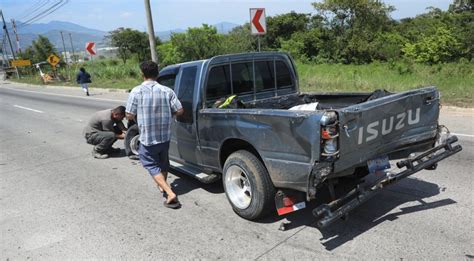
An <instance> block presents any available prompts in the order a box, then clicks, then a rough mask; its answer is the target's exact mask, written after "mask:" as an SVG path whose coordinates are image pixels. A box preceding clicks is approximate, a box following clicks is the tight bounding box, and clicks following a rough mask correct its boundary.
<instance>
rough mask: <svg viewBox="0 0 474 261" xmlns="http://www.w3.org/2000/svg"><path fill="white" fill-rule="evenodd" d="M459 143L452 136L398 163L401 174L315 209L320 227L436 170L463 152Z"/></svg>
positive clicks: (360, 188)
mask: <svg viewBox="0 0 474 261" xmlns="http://www.w3.org/2000/svg"><path fill="white" fill-rule="evenodd" d="M457 141H458V138H457V137H456V136H451V137H449V138H448V139H447V140H446V141H445V142H444V143H443V144H440V145H438V146H436V147H434V148H431V149H429V150H427V151H425V152H423V153H421V154H419V155H418V156H416V157H414V158H409V159H406V160H402V161H399V162H397V167H398V168H399V169H403V168H405V169H404V170H402V171H401V172H399V173H396V174H390V175H387V176H386V177H384V178H383V179H381V180H379V181H377V182H375V183H374V184H371V185H369V186H365V187H364V188H362V187H361V186H358V187H357V188H355V189H353V190H351V191H350V192H349V193H347V194H345V195H344V196H342V197H341V198H339V199H336V200H334V201H332V202H330V203H328V204H323V205H320V206H319V207H317V208H315V209H314V210H313V215H314V216H315V217H316V218H317V219H318V223H317V224H318V226H319V227H325V226H328V225H329V224H331V223H333V222H334V221H336V220H337V219H339V218H342V217H345V216H346V215H347V214H348V213H349V212H350V211H351V210H353V209H355V208H356V207H358V206H360V205H361V204H363V203H364V202H366V201H367V200H369V199H370V198H372V197H373V196H374V195H375V194H377V193H378V192H379V191H381V190H382V189H383V188H385V187H387V186H389V185H391V184H394V183H396V182H398V181H400V180H401V179H404V178H406V177H408V176H410V175H413V174H415V173H416V172H418V171H420V170H423V169H434V168H436V164H437V163H438V162H439V161H441V160H443V159H445V158H447V157H449V156H452V155H454V154H456V153H458V152H459V151H461V150H462V147H461V146H460V145H454V144H453V143H455V142H457Z"/></svg>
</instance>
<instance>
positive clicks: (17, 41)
mask: <svg viewBox="0 0 474 261" xmlns="http://www.w3.org/2000/svg"><path fill="white" fill-rule="evenodd" d="M12 25H13V33H14V34H15V38H16V51H17V53H19V54H21V47H20V38H19V37H18V31H17V30H16V22H15V19H13V18H12Z"/></svg>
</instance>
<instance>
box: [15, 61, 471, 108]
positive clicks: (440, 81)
mask: <svg viewBox="0 0 474 261" xmlns="http://www.w3.org/2000/svg"><path fill="white" fill-rule="evenodd" d="M80 66H83V67H85V68H86V70H87V71H88V72H90V73H91V75H92V81H93V83H92V84H91V87H95V88H116V89H131V88H132V87H134V86H136V85H138V84H140V82H141V77H140V71H139V68H138V62H136V61H128V62H127V63H125V64H123V63H122V62H120V61H117V60H99V61H92V62H87V63H84V64H81V65H73V66H70V67H69V68H68V70H64V69H63V70H61V71H60V72H61V73H62V74H63V75H67V76H68V78H69V79H72V81H69V82H54V83H51V85H66V86H78V85H77V84H76V83H75V74H76V73H77V72H78V70H79V67H80ZM297 70H298V74H299V78H300V89H301V91H304V92H371V91H373V90H375V89H385V90H387V91H391V92H400V91H405V90H409V89H413V88H420V87H425V86H433V85H434V86H436V87H438V89H439V91H440V92H441V99H442V103H443V104H446V105H453V106H460V107H474V99H473V98H474V63H472V62H471V63H450V64H442V65H434V66H428V65H421V64H410V63H402V62H395V63H372V64H367V65H342V64H318V65H312V64H311V65H310V64H302V63H297ZM14 81H19V82H23V83H30V84H42V83H41V81H40V78H39V74H38V73H36V75H32V76H31V75H30V76H25V77H24V78H22V79H20V80H16V79H14ZM78 87H79V86H78Z"/></svg>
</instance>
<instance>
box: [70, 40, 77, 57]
mask: <svg viewBox="0 0 474 261" xmlns="http://www.w3.org/2000/svg"><path fill="white" fill-rule="evenodd" d="M69 40H70V42H71V50H72V59H71V60H72V61H73V62H77V59H76V58H75V57H76V54H75V53H74V45H72V36H71V33H69Z"/></svg>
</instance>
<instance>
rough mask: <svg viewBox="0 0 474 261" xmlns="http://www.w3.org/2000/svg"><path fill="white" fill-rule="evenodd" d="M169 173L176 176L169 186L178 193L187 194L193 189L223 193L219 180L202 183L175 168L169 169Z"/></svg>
mask: <svg viewBox="0 0 474 261" xmlns="http://www.w3.org/2000/svg"><path fill="white" fill-rule="evenodd" d="M170 173H171V174H173V175H175V176H176V179H175V180H173V182H171V184H170V186H171V188H173V191H174V192H175V193H176V194H178V195H183V194H187V193H189V192H190V191H193V190H195V189H204V190H206V191H207V192H210V193H212V194H221V193H224V187H223V186H222V182H220V180H219V181H216V182H214V183H211V184H204V183H201V182H199V181H198V180H196V179H194V178H192V177H189V176H188V175H186V174H184V173H181V172H179V171H176V170H170Z"/></svg>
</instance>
